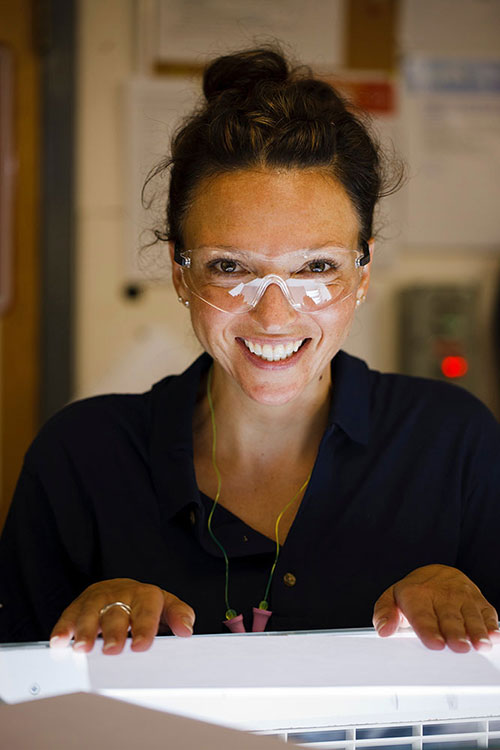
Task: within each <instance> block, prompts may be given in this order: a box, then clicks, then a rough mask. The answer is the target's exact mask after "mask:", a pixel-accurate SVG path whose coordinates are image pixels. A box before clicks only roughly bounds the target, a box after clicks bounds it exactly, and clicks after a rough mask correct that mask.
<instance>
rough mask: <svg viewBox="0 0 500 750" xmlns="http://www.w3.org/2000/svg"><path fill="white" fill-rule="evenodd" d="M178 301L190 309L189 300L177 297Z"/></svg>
mask: <svg viewBox="0 0 500 750" xmlns="http://www.w3.org/2000/svg"><path fill="white" fill-rule="evenodd" d="M177 301H178V302H181V303H182V304H183V305H184V306H185V307H189V300H187V299H182V297H177Z"/></svg>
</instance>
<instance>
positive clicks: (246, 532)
mask: <svg viewBox="0 0 500 750" xmlns="http://www.w3.org/2000/svg"><path fill="white" fill-rule="evenodd" d="M204 93H205V97H206V101H205V104H204V106H203V108H201V109H200V110H199V111H197V112H196V113H195V114H194V115H193V116H192V117H191V118H190V119H189V120H187V121H186V122H185V123H184V125H183V127H182V128H181V129H180V130H179V131H178V133H177V135H176V137H175V138H174V141H173V146H172V157H171V161H169V162H168V163H166V164H164V165H161V166H160V167H159V169H158V170H157V174H162V173H163V170H166V169H167V168H168V167H169V165H170V164H171V168H172V171H171V177H170V191H169V199H168V204H167V206H168V207H167V221H166V226H165V227H164V228H163V229H162V231H161V232H159V233H158V237H159V239H161V240H165V241H168V243H169V247H170V253H171V257H172V268H173V283H174V285H175V288H176V290H177V293H178V296H179V301H180V302H181V303H182V304H184V305H185V306H186V308H188V312H189V314H190V316H191V321H192V325H193V328H194V331H195V333H196V335H197V337H198V339H199V340H200V342H201V344H202V345H203V347H204V349H205V351H206V353H205V354H204V355H203V356H202V357H201V358H200V359H199V360H197V361H196V362H195V363H194V364H193V365H192V366H191V367H190V368H189V369H188V370H187V371H186V372H185V373H184V374H182V375H180V376H171V377H167V378H165V379H164V380H163V381H161V382H160V383H158V384H157V385H156V386H154V387H153V388H152V390H151V391H150V392H148V393H146V394H142V395H113V396H102V397H97V398H93V399H89V400H86V401H82V402H79V403H75V404H72V405H70V406H69V407H67V408H66V409H64V410H63V411H62V412H60V413H59V414H58V415H56V416H55V417H54V418H53V419H52V420H51V421H50V422H49V423H48V424H47V425H46V426H45V427H44V429H43V430H42V431H41V433H40V435H39V436H38V438H37V439H36V440H35V442H34V443H33V445H32V446H31V448H30V450H29V451H28V454H27V456H26V461H25V465H24V468H23V471H22V474H21V477H20V480H19V484H18V488H17V491H16V495H15V498H14V501H13V504H12V508H11V511H10V514H9V518H8V521H7V524H6V527H5V533H4V536H3V540H2V545H1V553H0V554H1V565H2V577H1V582H0V586H1V587H2V591H1V601H2V602H3V605H4V606H3V609H2V610H0V611H1V614H0V623H3V624H0V629H1V633H2V639H3V640H4V641H5V640H29V639H37V638H48V637H49V635H51V643H52V645H66V644H67V643H68V642H69V641H70V639H71V638H74V648H75V649H77V650H81V651H88V650H90V649H91V648H92V646H93V644H94V641H95V638H96V636H97V635H98V634H99V633H102V637H103V640H104V645H103V649H104V651H105V653H109V654H115V653H119V652H120V651H121V650H122V648H123V645H124V642H125V638H126V636H127V632H128V630H129V627H131V635H132V639H133V640H132V648H133V649H134V650H136V651H140V650H144V649H147V648H148V647H149V646H150V644H151V642H152V639H153V637H154V636H155V635H156V634H157V632H166V631H168V632H170V631H172V632H173V633H175V634H177V635H180V636H188V635H190V634H191V633H192V632H193V628H195V629H196V632H198V633H206V632H221V631H224V630H225V628H224V623H225V624H227V625H228V627H229V629H230V630H233V631H234V630H238V629H240V630H241V629H243V628H244V627H246V629H247V630H249V629H250V628H251V627H252V626H254V627H255V628H256V629H263V628H264V627H266V625H267V627H268V629H273V630H290V629H314V628H338V627H363V626H369V625H370V624H371V622H372V618H373V623H374V625H375V627H376V628H377V631H378V632H379V634H380V635H382V636H387V635H390V634H391V633H393V632H394V631H395V630H396V629H397V627H398V625H399V624H400V622H401V621H402V620H403V619H404V618H406V619H407V620H408V621H409V623H410V624H411V625H412V626H413V628H414V629H415V631H416V633H417V634H418V636H419V637H420V638H421V640H422V642H423V643H424V644H425V645H426V646H428V647H429V648H432V649H441V648H444V646H445V645H446V644H448V646H449V647H450V648H451V649H453V650H454V651H458V652H465V651H468V650H469V648H470V647H471V644H472V646H473V647H474V648H476V649H479V648H489V647H490V646H491V643H492V640H495V639H496V638H498V618H497V613H496V611H495V609H494V605H497V606H498V602H499V601H500V580H499V576H498V574H497V569H498V563H497V560H496V544H497V539H498V532H499V530H500V503H499V502H498V500H499V494H500V492H499V490H500V471H499V462H498V455H499V448H500V435H499V427H498V425H497V424H496V422H495V420H494V419H493V417H492V416H491V415H490V414H489V412H488V411H487V410H486V409H485V408H484V407H483V406H482V405H481V404H480V403H479V402H477V401H476V400H475V399H474V398H473V397H472V396H470V395H468V394H467V393H465V392H464V391H462V390H460V389H458V388H455V387H451V386H448V385H445V384H442V383H438V382H432V381H425V380H421V379H416V378H408V377H403V376H396V375H381V374H380V373H377V372H373V371H370V370H369V369H368V368H367V366H366V365H365V364H364V363H363V362H362V361H360V360H358V359H356V358H353V357H350V356H349V355H347V354H345V353H343V352H342V351H341V346H342V344H343V342H344V340H345V338H346V336H347V334H348V331H349V328H350V325H351V323H352V320H353V317H354V314H355V311H356V307H357V306H358V305H360V304H361V303H362V302H363V300H364V299H365V296H366V294H367V291H368V284H369V279H370V268H371V264H372V255H373V241H372V231H373V227H372V224H373V211H374V207H375V204H376V201H377V200H378V198H379V197H380V196H381V194H382V190H383V188H382V176H381V173H382V170H381V161H380V156H379V151H378V149H377V147H376V145H375V144H374V142H373V140H372V139H371V137H370V135H369V133H368V132H367V130H366V128H365V127H364V126H363V124H362V123H361V122H360V120H359V119H358V118H357V117H356V116H355V115H354V114H353V113H352V112H351V111H350V110H349V108H348V107H346V105H345V103H344V101H343V100H342V99H341V98H340V97H339V95H338V94H337V93H336V92H335V91H334V90H333V89H332V88H330V87H329V86H327V85H326V84H325V83H322V82H320V81H318V80H314V79H312V78H310V77H309V76H308V74H307V72H303V71H300V70H296V71H293V70H292V71H291V70H290V69H289V67H288V65H287V63H286V61H285V60H284V59H283V57H282V56H281V54H280V53H279V52H276V51H273V50H266V49H261V50H252V51H247V52H243V53H239V54H235V55H229V56H225V57H222V58H219V59H217V60H215V62H213V63H212V64H211V65H210V66H209V67H208V69H207V70H206V72H205V77H204Z"/></svg>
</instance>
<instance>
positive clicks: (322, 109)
mask: <svg viewBox="0 0 500 750" xmlns="http://www.w3.org/2000/svg"><path fill="white" fill-rule="evenodd" d="M203 93H204V97H205V100H204V103H203V104H202V106H201V107H200V108H199V109H198V110H197V111H195V112H194V113H193V114H192V115H191V116H190V117H188V118H187V119H186V120H185V121H184V122H183V123H182V125H181V127H180V128H179V129H178V131H177V132H176V134H175V135H174V137H173V139H172V148H171V155H170V157H169V158H168V159H166V160H165V161H164V162H162V163H161V164H159V165H158V166H157V167H156V168H155V169H154V170H153V171H152V172H151V173H150V175H149V176H148V179H147V181H146V185H148V183H149V181H150V180H151V179H153V178H154V177H156V176H158V175H163V174H165V172H166V171H167V170H170V186H169V194H168V201H167V211H166V227H165V228H164V229H162V230H157V231H156V232H155V235H156V237H157V239H161V240H171V241H173V242H175V243H176V244H178V245H180V246H182V227H183V220H184V217H185V215H186V211H187V210H188V208H189V206H190V203H191V201H192V200H193V198H194V195H195V192H196V189H197V187H198V186H199V184H200V182H201V181H202V180H203V179H204V178H206V177H209V176H213V175H215V174H220V173H223V172H231V171H236V170H242V169H250V168H255V167H257V168H273V167H274V168H282V169H283V168H289V169H291V168H298V169H304V168H319V169H322V170H324V171H327V172H328V173H329V174H331V175H332V176H333V177H335V178H336V179H337V180H338V181H339V182H340V183H341V184H342V185H343V187H344V189H345V190H346V192H347V194H348V196H349V197H350V199H351V201H352V203H353V205H354V207H355V209H356V211H357V213H358V217H359V220H360V238H359V240H360V242H367V241H368V240H369V239H370V237H371V236H372V233H373V213H374V208H375V205H376V203H377V201H378V199H379V198H380V197H382V196H383V195H387V194H389V193H390V192H393V191H394V190H395V189H396V188H397V187H398V186H399V183H400V182H401V178H402V174H401V170H400V173H399V176H398V177H397V178H396V179H395V180H393V183H394V185H393V187H387V186H385V185H384V159H383V158H382V155H381V150H380V147H379V145H378V144H377V142H376V141H375V139H374V138H373V136H372V135H371V134H370V132H369V127H368V125H367V122H366V118H365V117H364V116H363V115H362V114H361V113H359V112H356V111H355V110H354V108H353V107H352V106H350V105H349V103H348V102H347V101H346V100H345V99H344V98H343V97H342V96H341V95H340V94H339V93H338V91H336V90H335V89H334V88H333V87H332V86H330V85H329V84H328V83H326V82H324V81H321V80H319V79H317V78H314V77H313V76H312V74H311V72H310V70H309V69H307V68H304V67H299V68H292V67H291V66H290V64H289V63H288V61H287V60H286V58H285V57H284V55H283V53H282V52H281V50H280V48H279V47H277V46H273V47H271V48H268V47H261V48H257V49H250V50H245V51H242V52H236V53H234V54H228V55H224V56H222V57H218V58H217V59H215V60H214V61H213V62H212V63H211V64H209V65H208V67H207V68H206V70H205V73H204V76H203Z"/></svg>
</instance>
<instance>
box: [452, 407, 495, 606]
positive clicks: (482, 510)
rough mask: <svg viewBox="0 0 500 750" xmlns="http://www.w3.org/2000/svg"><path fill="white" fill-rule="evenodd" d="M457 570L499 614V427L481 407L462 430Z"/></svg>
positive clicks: (491, 416)
mask: <svg viewBox="0 0 500 750" xmlns="http://www.w3.org/2000/svg"><path fill="white" fill-rule="evenodd" d="M464 443H465V450H464V457H463V463H462V472H463V488H464V492H463V505H462V525H461V534H460V550H459V556H458V560H457V567H458V568H459V569H460V570H462V571H463V572H464V573H465V574H466V575H467V576H469V578H471V580H472V581H473V582H474V583H475V584H476V585H477V586H479V588H480V589H481V591H482V593H483V595H484V596H485V597H486V598H487V599H488V601H489V602H490V603H491V604H492V605H493V606H494V607H495V608H496V609H497V611H498V613H499V614H500V554H499V549H500V425H499V424H498V422H497V421H496V420H495V418H494V417H493V415H492V414H491V413H490V412H489V411H488V410H487V409H486V407H483V406H482V405H481V408H480V409H479V410H477V412H476V414H475V415H473V416H470V418H469V421H468V424H467V425H466V426H465V428H464Z"/></svg>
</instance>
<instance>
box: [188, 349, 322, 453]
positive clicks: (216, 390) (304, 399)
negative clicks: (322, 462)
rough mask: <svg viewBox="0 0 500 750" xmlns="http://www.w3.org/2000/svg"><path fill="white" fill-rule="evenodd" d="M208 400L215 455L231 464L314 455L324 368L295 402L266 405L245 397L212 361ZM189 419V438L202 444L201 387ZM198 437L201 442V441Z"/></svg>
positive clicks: (207, 434)
mask: <svg viewBox="0 0 500 750" xmlns="http://www.w3.org/2000/svg"><path fill="white" fill-rule="evenodd" d="M213 368H214V369H213V374H212V386H211V393H212V401H213V405H214V411H215V419H216V424H217V453H218V455H219V456H220V458H221V460H223V459H224V457H227V459H228V460H230V461H232V462H233V463H236V464H240V465H241V464H245V465H247V466H248V467H250V466H259V465H262V464H263V463H265V462H267V461H269V460H271V461H272V460H278V459H279V457H280V456H286V457H287V460H288V461H293V460H295V457H300V459H301V460H304V458H305V457H306V456H311V459H312V462H314V458H315V456H316V453H317V449H318V446H319V442H320V440H321V436H322V435H323V432H324V430H325V427H326V424H327V420H328V412H329V408H330V390H331V377H330V368H329V367H328V371H325V372H324V373H323V374H322V376H321V377H319V378H317V382H315V383H313V384H310V386H309V387H308V388H307V389H306V391H305V392H302V393H301V395H300V398H297V399H294V400H293V401H291V402H289V403H287V404H280V405H278V406H270V405H267V404H259V403H257V402H255V401H254V400H253V399H251V398H249V397H248V396H247V395H246V394H245V393H244V392H243V391H242V389H241V388H240V386H239V385H237V384H236V383H235V381H234V380H233V379H232V378H231V377H230V376H228V375H227V373H226V372H225V371H224V370H223V369H222V368H221V367H220V365H218V364H217V363H216V362H214V365H213ZM200 397H201V398H200V401H199V404H198V408H197V411H196V415H195V422H194V434H195V436H197V441H198V440H199V439H200V438H201V439H202V441H203V442H204V443H205V444H206V445H208V443H209V442H210V441H211V430H212V427H211V418H210V410H209V406H208V400H207V397H206V383H205V385H204V388H203V391H202V393H200ZM201 436H203V438H202V437H201Z"/></svg>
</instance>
